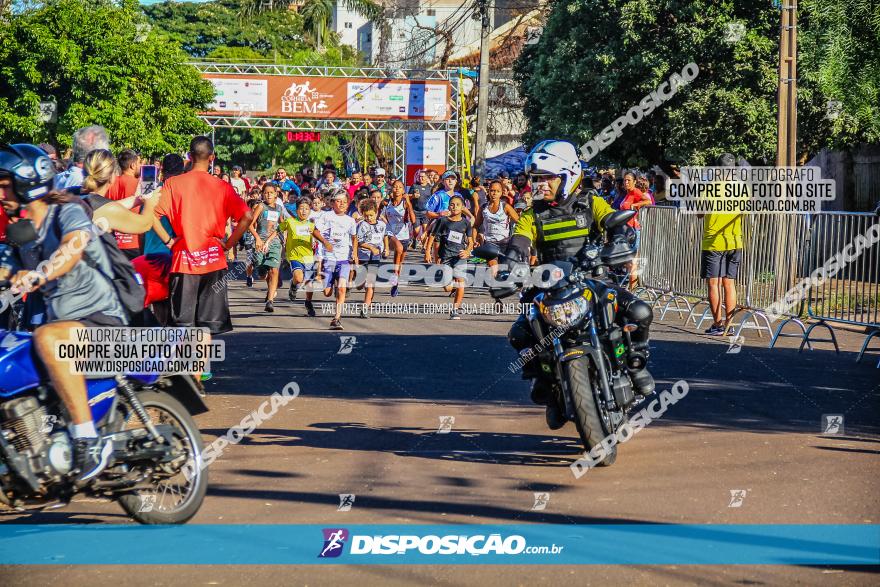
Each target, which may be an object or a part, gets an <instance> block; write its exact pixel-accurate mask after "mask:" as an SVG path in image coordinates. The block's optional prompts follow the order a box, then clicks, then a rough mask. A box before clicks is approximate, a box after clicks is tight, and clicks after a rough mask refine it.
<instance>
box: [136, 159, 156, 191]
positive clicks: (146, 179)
mask: <svg viewBox="0 0 880 587" xmlns="http://www.w3.org/2000/svg"><path fill="white" fill-rule="evenodd" d="M140 183H141V186H140V187H141V193H142V194H144V195H146V194H149V193H150V192H152V191H154V190H155V189H156V188H157V187H159V173H158V170H157V169H156V166H155V165H141V182H140Z"/></svg>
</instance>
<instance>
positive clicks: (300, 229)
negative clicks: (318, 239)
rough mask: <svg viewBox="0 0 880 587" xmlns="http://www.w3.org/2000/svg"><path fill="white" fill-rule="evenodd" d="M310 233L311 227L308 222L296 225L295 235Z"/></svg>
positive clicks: (307, 234)
mask: <svg viewBox="0 0 880 587" xmlns="http://www.w3.org/2000/svg"><path fill="white" fill-rule="evenodd" d="M310 234H312V227H311V226H309V225H308V224H297V225H296V236H309V235H310Z"/></svg>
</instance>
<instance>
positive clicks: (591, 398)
mask: <svg viewBox="0 0 880 587" xmlns="http://www.w3.org/2000/svg"><path fill="white" fill-rule="evenodd" d="M565 365H566V369H567V371H568V383H569V386H570V388H571V398H572V401H573V402H574V411H575V419H574V424H575V426H576V427H577V431H578V434H579V435H580V437H581V442H583V444H584V448H585V449H586V452H590V451H591V450H592V449H593V447H595V446H598V445H599V444H601V443H602V441H603V440H604V439H605V437H606V436H608V435H609V434H610V433H611V430H610V426H606V425H605V424H604V423H603V419H602V416H601V415H600V413H599V405H598V403H597V400H598V393H599V390H598V382H596V381H594V380H593V379H592V378H591V376H590V371H591V359H590V358H589V357H579V358H577V359H574V360H571V361H568V362H567V363H565ZM616 460H617V446H616V445H615V446H613V447H611V450H610V451H608V452H607V454H606V455H605V458H604V459H602V460H601V461H599V463H598V464H599V466H600V467H610V466H611V465H613V464H614V461H616Z"/></svg>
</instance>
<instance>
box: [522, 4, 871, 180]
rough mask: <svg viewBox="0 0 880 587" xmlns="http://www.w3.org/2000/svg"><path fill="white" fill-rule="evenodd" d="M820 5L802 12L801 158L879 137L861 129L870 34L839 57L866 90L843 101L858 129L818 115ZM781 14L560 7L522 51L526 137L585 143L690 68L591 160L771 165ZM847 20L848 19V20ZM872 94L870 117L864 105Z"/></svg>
mask: <svg viewBox="0 0 880 587" xmlns="http://www.w3.org/2000/svg"><path fill="white" fill-rule="evenodd" d="M865 1H866V0H840V1H839V3H842V4H846V5H848V6H852V5H854V4H858V3H862V4H864V3H865ZM868 3H870V2H868ZM821 4H826V2H823V1H822V0H815V1H812V0H805V1H804V2H802V5H803V6H802V10H801V15H800V19H801V23H800V31H801V34H802V36H801V42H800V44H799V48H800V55H801V57H800V59H801V62H800V71H799V73H800V78H801V79H800V80H799V83H800V86H799V92H798V112H799V148H800V151H801V153H802V157H801V158H802V159H803V158H805V157H806V156H807V155H808V154H810V153H814V152H816V151H817V150H818V149H820V148H821V147H823V146H825V145H828V144H830V143H852V142H854V141H864V140H872V138H874V137H876V130H875V131H871V130H870V129H871V128H874V129H876V123H877V116H876V114H877V110H876V105H877V100H876V92H877V87H878V85H877V83H876V81H873V82H872V81H870V76H869V75H866V73H865V69H864V68H863V69H862V70H861V71H858V70H857V69H856V68H857V67H859V66H860V65H861V64H863V63H864V61H866V60H871V59H874V63H875V68H876V47H877V45H878V41H877V35H876V29H874V31H875V32H874V33H873V35H871V34H869V35H867V37H865V39H870V40H871V41H870V43H873V47H874V50H870V51H864V53H865V54H866V56H863V57H856V53H857V52H860V51H862V49H861V48H860V47H859V45H858V44H856V43H852V44H850V45H848V46H847V48H846V49H845V50H844V52H845V54H846V58H843V59H842V61H843V62H845V63H847V64H849V67H848V69H847V70H846V73H847V74H848V75H837V76H836V77H835V79H837V80H839V81H841V82H843V81H847V82H848V83H849V84H852V83H856V81H857V80H858V81H857V83H859V84H862V83H864V84H866V86H867V87H865V88H863V89H862V90H860V91H859V92H858V93H857V94H858V96H859V98H858V99H856V96H851V98H853V99H852V101H851V102H849V103H846V102H845V103H844V108H845V111H846V112H848V113H854V112H856V111H858V112H861V113H862V114H861V115H860V116H859V120H862V121H864V124H863V125H862V126H860V127H859V128H858V129H855V130H854V131H853V129H852V128H850V129H849V131H842V129H840V128H839V127H840V126H841V125H840V124H833V123H832V121H831V120H829V119H827V118H826V112H827V107H826V104H827V101H828V99H829V98H828V93H827V92H828V91H829V90H828V88H830V87H831V85H830V84H826V87H825V88H824V89H823V86H822V84H821V83H820V82H819V80H820V79H822V77H823V76H817V74H816V72H817V71H821V70H822V67H823V66H822V65H821V63H823V62H827V59H825V58H823V57H822V56H821V51H822V50H823V49H822V48H825V47H827V36H828V34H827V33H823V32H821V29H822V27H823V26H826V25H827V22H828V20H829V19H828V17H825V18H824V19H823V18H818V17H817V16H816V10H817V7H818V6H820V5H821ZM875 4H876V3H875ZM848 14H851V15H854V14H855V13H852V12H850V13H848ZM779 19H780V17H779V11H778V9H777V8H775V7H774V6H773V5H772V3H771V2H770V1H769V0H749V1H737V2H733V1H732V0H722V1H713V0H687V1H686V0H558V1H556V2H555V3H554V5H553V8H552V11H551V13H550V16H549V18H548V21H547V23H546V26H545V29H544V34H543V35H542V37H541V40H540V42H539V43H537V44H536V45H533V46H528V47H526V49H525V50H524V51H523V53H522V55H521V57H520V59H519V61H518V62H517V65H516V76H517V79H518V82H519V84H520V90H521V92H522V95H523V96H524V97H525V114H526V117H527V119H528V121H529V132H528V134H527V142H534V141H536V140H538V139H540V138H544V137H547V136H554V137H565V138H568V139H570V140H573V141H576V142H577V144H579V145H580V144H583V143H584V142H586V141H587V140H589V139H591V138H593V137H594V136H595V135H596V134H598V133H599V132H601V131H602V130H603V129H604V128H605V127H606V126H608V125H609V124H611V122H613V121H614V120H615V119H617V118H618V117H620V116H622V115H624V114H625V113H626V112H627V110H628V109H630V108H631V107H633V106H636V105H638V104H639V101H640V100H641V99H642V98H643V97H644V96H645V95H647V94H648V93H650V92H651V91H653V90H655V89H656V88H657V87H658V85H659V84H660V83H661V82H662V81H665V80H667V79H668V78H669V76H670V75H671V74H672V73H674V72H679V71H681V69H682V68H683V67H684V65H685V64H687V63H688V62H691V61H693V62H695V63H696V64H697V65H698V66H699V68H700V73H699V76H698V77H697V78H696V79H695V80H694V81H693V82H692V83H691V84H690V85H688V86H686V87H684V88H682V89H681V90H680V91H679V92H678V93H677V94H676V95H675V96H674V97H673V98H672V99H671V100H670V101H668V102H665V103H664V104H663V105H662V106H660V107H658V108H656V109H655V110H654V111H653V112H652V113H651V114H649V115H647V116H645V117H644V118H643V119H642V121H641V122H640V123H639V124H637V125H635V126H628V127H626V128H625V129H624V131H623V134H622V136H620V137H619V138H617V140H616V141H615V142H613V143H612V144H611V145H610V146H608V147H607V148H606V149H605V150H604V151H602V153H601V154H600V155H599V156H597V157H596V158H595V161H596V162H600V163H601V162H617V163H623V164H630V165H645V164H647V163H653V162H662V161H686V162H689V163H704V162H706V161H709V160H711V159H712V158H713V157H714V156H716V155H717V154H719V153H721V152H724V151H731V152H734V153H737V154H740V155H742V156H745V157H746V158H748V159H750V160H752V161H754V162H760V161H764V162H772V161H773V160H774V159H775V151H776V87H777V77H778V76H777V68H778V38H779ZM836 22H838V23H839V22H840V19H838V20H837V21H836ZM844 22H845V26H853V25H855V24H856V23H854V22H853V19H852V18H849V19H847V20H845V21H844ZM875 22H876V21H875ZM859 27H861V28H855V29H851V30H863V31H867V28H868V25H865V24H864V23H861V24H860V25H859ZM823 38H826V40H823ZM853 38H856V36H855V35H854V36H853ZM870 43H868V44H870ZM844 44H845V43H844ZM871 55H873V57H871ZM825 69H826V70H827V69H828V66H827V65H826V66H825ZM832 69H833V68H832ZM835 71H836V72H837V70H835ZM827 77H828V76H825V78H826V79H827ZM875 80H876V77H875ZM871 96H874V102H873V105H874V109H873V110H871V109H870V108H868V107H867V106H866V102H870V98H871ZM872 120H873V122H871V121H872ZM847 133H849V134H847ZM874 140H876V139H874Z"/></svg>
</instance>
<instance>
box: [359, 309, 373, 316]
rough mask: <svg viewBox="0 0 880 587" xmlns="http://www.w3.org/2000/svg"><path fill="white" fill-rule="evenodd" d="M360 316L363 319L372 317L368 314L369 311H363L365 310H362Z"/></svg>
mask: <svg viewBox="0 0 880 587" xmlns="http://www.w3.org/2000/svg"><path fill="white" fill-rule="evenodd" d="M359 316H360V317H361V318H369V317H370V315H369V314H367V311H366V310H363V309H362V310H361V313H360V314H359Z"/></svg>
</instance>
